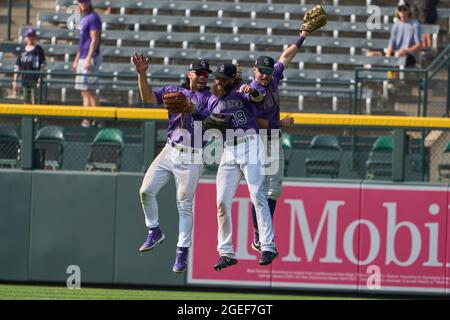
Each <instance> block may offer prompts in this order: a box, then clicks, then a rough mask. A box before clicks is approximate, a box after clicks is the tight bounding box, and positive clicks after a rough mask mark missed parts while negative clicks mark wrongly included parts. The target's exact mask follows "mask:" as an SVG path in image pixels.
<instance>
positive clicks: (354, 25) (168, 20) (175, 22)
mask: <svg viewBox="0 0 450 320" xmlns="http://www.w3.org/2000/svg"><path fill="white" fill-rule="evenodd" d="M100 16H101V19H102V21H103V22H105V23H106V24H108V25H111V24H139V25H148V26H159V27H161V26H163V27H167V26H168V25H170V26H172V28H173V27H174V26H176V27H186V26H189V27H200V26H205V27H206V28H218V27H219V28H234V27H236V28H238V29H242V28H247V29H264V30H266V29H267V28H271V29H273V30H275V29H278V30H290V31H292V32H296V31H297V30H298V24H297V23H292V22H291V21H284V20H278V19H258V20H251V19H248V18H217V17H204V16H201V17H177V19H174V16H157V17H150V19H149V17H148V16H146V15H135V14H131V15H127V16H126V18H125V17H124V16H122V15H117V14H111V15H100ZM68 18H69V14H63V13H54V12H39V13H38V17H37V25H38V26H41V25H42V24H43V23H51V24H66V21H67V19H68ZM391 27H392V24H389V23H382V24H381V26H380V28H375V29H369V28H368V27H367V24H366V23H365V22H347V21H344V22H341V21H329V22H328V23H327V25H326V26H325V27H324V28H323V29H322V31H329V32H333V31H338V32H357V33H362V32H364V33H367V31H371V32H373V33H385V34H389V31H390V28H391ZM422 29H423V32H426V33H430V34H438V32H439V25H423V26H422Z"/></svg>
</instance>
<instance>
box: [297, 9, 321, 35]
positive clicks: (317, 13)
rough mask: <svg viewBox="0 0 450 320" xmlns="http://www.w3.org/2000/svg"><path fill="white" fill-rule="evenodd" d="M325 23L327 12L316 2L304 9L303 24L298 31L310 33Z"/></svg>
mask: <svg viewBox="0 0 450 320" xmlns="http://www.w3.org/2000/svg"><path fill="white" fill-rule="evenodd" d="M326 24H327V13H326V12H325V10H324V9H323V7H322V6H321V5H320V4H318V5H317V6H315V7H314V8H312V9H310V10H308V11H306V13H305V15H304V17H303V24H302V26H301V27H300V32H302V31H306V32H308V33H311V32H313V31H315V30H317V29H320V28H322V27H323V26H324V25H326Z"/></svg>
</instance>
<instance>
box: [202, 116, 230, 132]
mask: <svg viewBox="0 0 450 320" xmlns="http://www.w3.org/2000/svg"><path fill="white" fill-rule="evenodd" d="M230 122H231V115H227V114H220V113H212V114H210V115H209V116H208V117H206V119H205V120H203V129H204V130H208V129H217V130H219V131H220V132H221V133H222V135H224V136H225V133H226V130H227V129H228V128H230Z"/></svg>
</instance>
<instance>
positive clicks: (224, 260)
mask: <svg viewBox="0 0 450 320" xmlns="http://www.w3.org/2000/svg"><path fill="white" fill-rule="evenodd" d="M235 264H237V260H236V259H233V258H230V257H227V256H221V257H220V258H219V261H218V262H217V264H216V265H215V266H214V270H216V271H220V270H222V269H225V268H227V267H229V266H234V265H235Z"/></svg>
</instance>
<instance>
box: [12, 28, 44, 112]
mask: <svg viewBox="0 0 450 320" xmlns="http://www.w3.org/2000/svg"><path fill="white" fill-rule="evenodd" d="M24 36H25V47H24V50H23V52H21V53H20V54H19V56H18V57H17V61H16V64H15V65H14V71H16V72H17V71H43V70H44V68H45V54H44V50H43V49H42V47H41V46H40V45H38V44H36V30H35V29H33V28H26V29H25V33H24ZM19 76H20V80H21V96H22V100H23V102H24V103H28V104H35V103H36V89H37V88H38V87H39V79H40V76H39V74H27V73H23V74H19V73H14V76H13V83H12V86H13V90H14V92H17V79H18V78H19Z"/></svg>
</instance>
